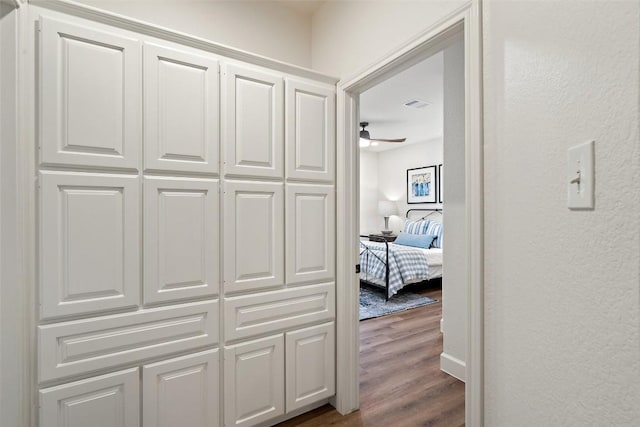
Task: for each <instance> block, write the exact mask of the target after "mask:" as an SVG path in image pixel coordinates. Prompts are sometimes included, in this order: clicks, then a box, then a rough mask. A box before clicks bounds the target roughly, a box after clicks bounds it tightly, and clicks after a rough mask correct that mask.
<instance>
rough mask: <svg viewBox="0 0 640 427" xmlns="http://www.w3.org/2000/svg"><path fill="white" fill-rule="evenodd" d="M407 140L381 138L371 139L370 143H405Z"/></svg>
mask: <svg viewBox="0 0 640 427" xmlns="http://www.w3.org/2000/svg"><path fill="white" fill-rule="evenodd" d="M406 140H407V138H398V139H381V138H371V141H380V142H405V141H406Z"/></svg>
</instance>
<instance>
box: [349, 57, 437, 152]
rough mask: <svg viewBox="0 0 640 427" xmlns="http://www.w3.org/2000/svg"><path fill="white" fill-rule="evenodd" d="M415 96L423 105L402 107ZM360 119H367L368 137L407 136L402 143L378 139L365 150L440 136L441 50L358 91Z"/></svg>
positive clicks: (377, 150) (381, 148)
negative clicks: (363, 90) (375, 84)
mask: <svg viewBox="0 0 640 427" xmlns="http://www.w3.org/2000/svg"><path fill="white" fill-rule="evenodd" d="M414 99H418V100H421V101H426V102H428V103H429V105H428V106H426V107H424V108H410V107H405V106H404V104H405V103H406V102H407V101H411V100H414ZM360 121H361V122H369V126H368V127H367V130H368V131H369V133H370V135H371V138H407V140H406V141H405V142H404V143H402V144H398V143H379V145H378V146H377V147H367V148H362V150H364V151H374V152H379V151H385V150H391V149H394V148H399V147H402V146H403V145H406V144H415V143H417V142H424V141H427V140H430V139H433V138H439V137H442V127H443V53H442V52H439V53H437V54H435V55H433V56H431V57H429V58H427V59H425V60H424V61H422V62H420V63H418V64H416V65H414V66H413V67H411V68H409V69H407V70H405V71H403V72H401V73H399V74H397V75H395V76H393V77H391V78H390V79H388V80H385V81H384V82H382V83H380V84H378V85H377V86H374V87H373V88H371V89H369V90H367V91H366V92H363V93H362V94H361V95H360Z"/></svg>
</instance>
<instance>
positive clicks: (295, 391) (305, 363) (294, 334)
mask: <svg viewBox="0 0 640 427" xmlns="http://www.w3.org/2000/svg"><path fill="white" fill-rule="evenodd" d="M285 346H286V354H287V361H286V379H287V384H286V390H287V411H293V410H295V409H300V408H302V407H304V406H305V405H307V404H309V403H313V402H316V401H318V400H320V399H322V398H326V397H330V396H333V394H334V393H335V363H336V360H335V325H334V323H333V322H331V323H326V324H324V325H318V326H311V327H309V328H304V329H299V330H296V331H291V332H287V334H286V336H285ZM309 367H313V368H312V369H309Z"/></svg>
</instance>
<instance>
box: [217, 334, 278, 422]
mask: <svg viewBox="0 0 640 427" xmlns="http://www.w3.org/2000/svg"><path fill="white" fill-rule="evenodd" d="M224 370H225V386H224V388H225V393H224V394H225V402H224V405H225V408H224V413H225V425H226V426H252V425H256V424H258V423H261V422H265V421H267V420H269V419H271V418H274V417H277V416H279V415H282V414H284V336H283V335H282V334H280V335H276V336H272V337H267V338H262V339H259V340H255V341H249V342H246V343H243V344H238V345H235V346H230V347H225V350H224Z"/></svg>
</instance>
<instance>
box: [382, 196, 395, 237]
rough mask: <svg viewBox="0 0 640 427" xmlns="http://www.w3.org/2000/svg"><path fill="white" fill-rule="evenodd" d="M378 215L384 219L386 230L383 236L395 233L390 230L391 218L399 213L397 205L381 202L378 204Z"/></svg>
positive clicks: (385, 201)
mask: <svg viewBox="0 0 640 427" xmlns="http://www.w3.org/2000/svg"><path fill="white" fill-rule="evenodd" d="M378 213H379V214H380V215H382V216H383V217H384V230H382V234H384V235H385V236H387V235H389V234H391V233H392V232H393V231H391V230H389V217H390V216H391V215H396V214H397V213H398V208H397V206H396V203H395V202H392V201H391V200H380V201H379V202H378Z"/></svg>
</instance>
